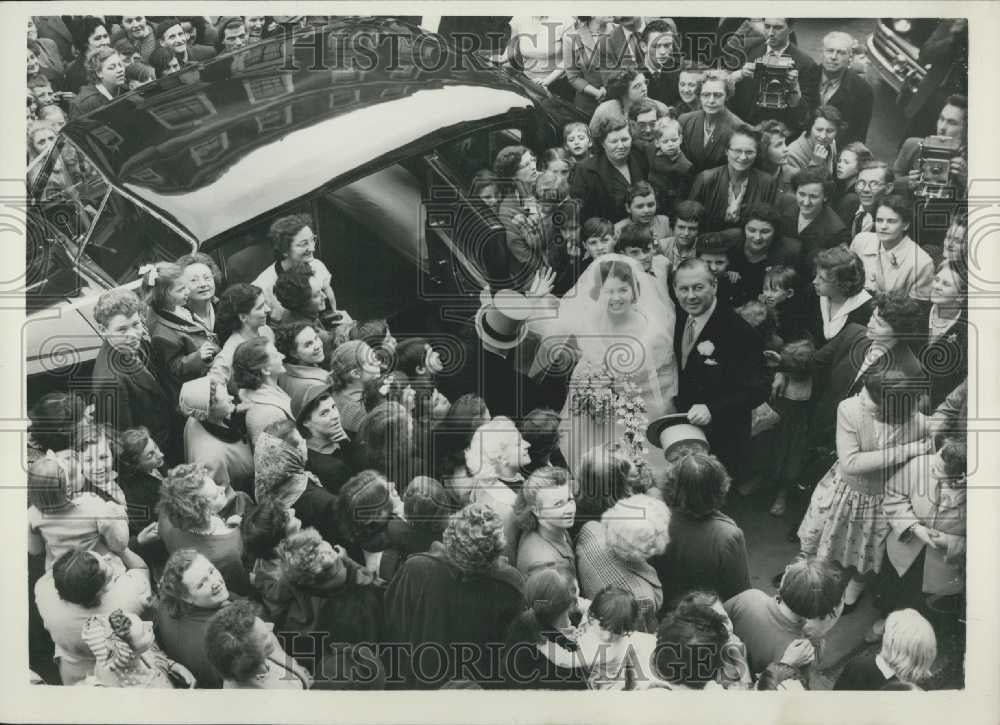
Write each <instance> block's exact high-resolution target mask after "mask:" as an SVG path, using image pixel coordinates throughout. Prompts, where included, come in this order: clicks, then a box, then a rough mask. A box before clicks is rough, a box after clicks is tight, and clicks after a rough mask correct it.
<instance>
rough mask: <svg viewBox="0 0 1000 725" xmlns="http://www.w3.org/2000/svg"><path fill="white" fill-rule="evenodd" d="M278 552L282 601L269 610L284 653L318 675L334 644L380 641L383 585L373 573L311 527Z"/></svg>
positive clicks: (267, 603) (276, 592)
mask: <svg viewBox="0 0 1000 725" xmlns="http://www.w3.org/2000/svg"><path fill="white" fill-rule="evenodd" d="M276 553H277V556H278V559H279V571H280V587H279V588H277V589H275V590H273V595H277V597H278V599H276V600H275V599H271V598H269V599H267V600H265V606H267V608H268V611H269V612H270V614H271V615H272V616H273V619H274V623H275V624H276V625H277V626H278V628H279V629H280V631H281V635H280V636H281V638H282V641H283V643H284V644H285V647H286V649H288V650H289V651H292V652H295V653H296V656H297V657H299V659H300V660H302V661H303V662H310V663H312V664H311V665H307V667H308V668H309V669H310V670H312V671H313V673H314V674H316V675H317V676H319V672H318V671H317V670H316V666H317V663H319V661H320V660H321V659H322V657H323V656H324V654H325V653H326V652H328V651H329V647H330V646H331V645H343V644H357V643H361V642H379V641H381V637H380V635H381V629H382V592H381V589H380V588H379V586H378V585H379V584H380V583H381V582H380V580H378V579H377V578H376V577H375V575H374V574H372V572H371V571H370V570H369V569H366V568H365V567H363V566H361V565H360V564H358V563H357V562H355V561H354V560H353V559H351V558H350V557H349V556H348V555H347V552H345V551H344V549H342V548H341V547H340V546H334V545H333V544H331V543H330V542H329V541H327V540H326V539H324V538H323V537H322V536H320V534H319V532H318V531H316V529H312V528H306V529H302V530H301V531H299V532H297V533H294V534H291V535H289V536H288V537H286V538H285V540H284V541H282V542H281V544H279V545H278V548H277V550H276ZM273 595H272V596H273Z"/></svg>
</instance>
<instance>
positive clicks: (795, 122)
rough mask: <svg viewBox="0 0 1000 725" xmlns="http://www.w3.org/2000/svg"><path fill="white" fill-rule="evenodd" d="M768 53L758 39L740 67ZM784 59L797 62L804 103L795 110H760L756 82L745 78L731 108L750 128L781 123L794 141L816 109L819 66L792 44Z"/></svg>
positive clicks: (785, 51)
mask: <svg viewBox="0 0 1000 725" xmlns="http://www.w3.org/2000/svg"><path fill="white" fill-rule="evenodd" d="M765 52H767V40H766V39H764V38H757V39H754V40H752V41H750V42H748V43H747V45H746V47H745V50H744V55H743V56H742V57H741V58H740V60H741V61H742V62H741V63H740V64H739V66H738V67H741V66H742V65H743V63H751V62H754V61H757V60H760V58H761V57H762V56H763V55H764V54H765ZM782 55H783V56H787V57H789V58H791V59H792V60H794V61H795V68H796V69H797V70H798V71H799V88H800V89H801V91H802V100H801V101H800V102H799V105H798V106H796V107H794V108H760V107H759V106H757V99H756V98H755V96H754V83H753V78H745V79H742V80H740V81H738V82H737V83H736V87H735V89H734V91H733V97H732V100H731V101H730V102H729V106H730V108H732V109H733V112H734V113H736V114H738V115H739V116H740V118H745V119H746V121H747V123H750V124H757V123H760V122H761V121H763V120H766V119H769V118H773V119H775V120H778V121H781V122H782V123H784V124H785V125H786V126H788V128H789V130H790V131H791V137H792V138H795V136H797V135H798V134H799V133H801V132H802V130H803V125H804V124H805V121H806V118H808V116H809V110H810V109H811V108H815V106H816V98H817V93H816V88H815V87H814V86H813V82H812V81H813V78H812V75H813V73H814V69H815V68H818V67H819V66H817V65H816V61H814V60H813V59H812V58H810V57H809V56H808V55H806V54H805V53H804V52H802V51H801V50H799V48H798V47H796V46H795V45H793V44H791V43H789V45H788V47H787V48H785V50H784V51H783V52H782Z"/></svg>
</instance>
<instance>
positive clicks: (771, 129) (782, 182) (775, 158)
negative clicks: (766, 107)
mask: <svg viewBox="0 0 1000 725" xmlns="http://www.w3.org/2000/svg"><path fill="white" fill-rule="evenodd" d="M757 130H758V131H760V139H761V141H760V153H758V154H757V161H756V164H757V168H758V169H760V170H761V171H763V172H764V173H766V174H770V175H771V177H772V178H773V179H774V180H775V182H776V183H777V193H778V194H785V193H787V192H789V191H790V190H791V188H792V174H793V173H795V169H793V168H792V167H790V166H789V165H788V164H787V163H786V162H787V161H788V137H789V136H790V135H791V131H789V130H788V126H786V125H785V124H783V123H782V122H781V121H775V120H774V119H771V120H768V121H763V122H761V123H759V124H758V125H757Z"/></svg>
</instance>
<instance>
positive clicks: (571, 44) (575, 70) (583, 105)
mask: <svg viewBox="0 0 1000 725" xmlns="http://www.w3.org/2000/svg"><path fill="white" fill-rule="evenodd" d="M622 40H623V41H624V38H622ZM620 50H621V48H619V51H620ZM618 62H619V55H617V54H616V52H615V48H614V47H613V46H612V44H611V35H610V34H608V35H602V36H599V37H597V38H595V37H594V35H593V34H592V33H591V32H590V29H589V28H588V27H587V26H586V25H583V26H581V27H579V28H575V29H574V30H571V31H569V32H567V33H566V35H565V36H564V37H563V63H564V66H565V68H566V80H567V81H569V84H570V85H571V86H573V90H574V91H575V92H576V93H575V96H574V98H573V105H575V106H576V107H577V108H579V109H580V110H581V111H583V112H584V113H586V114H587V115H588V116H589V115H592V114H593V113H594V109H595V108H597V99H595V98H594V97H593V96H589V95H587V94H586V93H584V92H583V89H584V88H586V87H587V86H588V85H591V86H594V87H595V88H604V83H605V82H606V81H607V79H608V76H610V75H611V74H612V73H614V72H615V71H616V70H618V67H619V65H618Z"/></svg>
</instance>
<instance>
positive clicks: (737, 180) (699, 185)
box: [689, 124, 778, 232]
mask: <svg viewBox="0 0 1000 725" xmlns="http://www.w3.org/2000/svg"><path fill="white" fill-rule="evenodd" d="M760 149H761V135H760V132H759V131H757V130H756V129H755V128H753V127H752V126H747V125H745V124H744V125H741V126H737V127H736V128H735V129H734V130H733V132H732V134H731V135H730V136H729V141H728V144H727V146H726V164H725V165H723V166H718V167H716V168H714V169H707V170H706V171H702V172H701V173H700V174H698V176H697V177H695V180H694V185H693V186H692V188H691V194H690V196H689V198H690V199H693V200H694V201H697V202H700V203H701V205H702V206H704V207H705V215H704V217H703V221H702V225H701V227H700V228H699V231H700V232H714V231H719V230H720V229H725V228H727V227H741V226H742V224H743V220H744V218H745V215H746V212H747V210H748V209H751V208H752V207H753V206H755V205H756V204H759V203H762V202H763V203H766V204H772V203H774V200H775V197H776V196H777V192H778V183H777V181H776V180H775V178H774V177H773V176H770V175H769V174H767V173H765V172H764V171H761V170H760V169H758V168H754V160H755V159H756V158H757V155H758V154H760ZM734 191H735V193H734ZM734 202H735V203H734Z"/></svg>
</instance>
